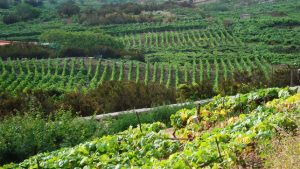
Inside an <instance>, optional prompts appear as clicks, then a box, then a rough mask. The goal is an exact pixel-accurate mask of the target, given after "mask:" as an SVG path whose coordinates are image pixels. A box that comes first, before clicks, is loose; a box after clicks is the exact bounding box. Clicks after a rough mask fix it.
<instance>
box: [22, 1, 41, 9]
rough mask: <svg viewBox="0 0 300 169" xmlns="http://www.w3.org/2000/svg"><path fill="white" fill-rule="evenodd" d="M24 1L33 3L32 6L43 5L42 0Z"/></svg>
mask: <svg viewBox="0 0 300 169" xmlns="http://www.w3.org/2000/svg"><path fill="white" fill-rule="evenodd" d="M24 2H25V3H27V4H29V5H31V6H33V7H38V6H42V5H43V1H42V0H25V1H24Z"/></svg>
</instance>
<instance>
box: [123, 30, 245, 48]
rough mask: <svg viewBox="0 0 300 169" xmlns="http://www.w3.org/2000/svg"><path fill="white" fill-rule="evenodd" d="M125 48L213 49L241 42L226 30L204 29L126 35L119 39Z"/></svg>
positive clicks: (240, 43)
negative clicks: (207, 47)
mask: <svg viewBox="0 0 300 169" xmlns="http://www.w3.org/2000/svg"><path fill="white" fill-rule="evenodd" d="M121 40H122V41H123V43H124V45H125V46H126V47H127V48H138V49H144V50H149V49H150V50H151V49H174V48H185V47H204V46H209V47H215V46H221V45H234V46H235V45H242V44H243V42H242V41H241V40H240V39H238V38H237V37H234V36H233V35H232V34H231V33H229V32H228V31H227V30H225V29H224V30H220V29H204V30H201V29H200V30H199V29H196V30H194V29H193V30H182V31H164V32H148V33H142V34H127V35H125V36H123V37H122V38H121Z"/></svg>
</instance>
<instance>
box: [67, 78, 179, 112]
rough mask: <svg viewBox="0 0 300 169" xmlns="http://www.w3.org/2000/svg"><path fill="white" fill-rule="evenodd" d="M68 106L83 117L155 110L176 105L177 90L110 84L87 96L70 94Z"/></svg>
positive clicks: (161, 87)
mask: <svg viewBox="0 0 300 169" xmlns="http://www.w3.org/2000/svg"><path fill="white" fill-rule="evenodd" d="M63 102H64V105H65V107H68V106H69V107H71V109H72V110H73V111H74V112H79V113H80V115H83V116H86V115H92V114H94V113H95V112H97V113H105V112H114V111H124V110H128V109H133V108H143V107H151V106H154V105H162V104H164V103H175V102H176V93H175V90H174V89H167V88H166V87H165V86H161V85H157V84H148V85H147V86H146V85H144V84H143V83H135V82H131V81H130V82H122V81H107V82H104V83H103V84H102V85H100V86H99V87H98V88H96V89H95V90H90V91H89V92H88V93H87V94H82V93H68V94H66V95H65V98H64V101H63Z"/></svg>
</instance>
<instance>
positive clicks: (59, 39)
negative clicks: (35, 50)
mask: <svg viewBox="0 0 300 169" xmlns="http://www.w3.org/2000/svg"><path fill="white" fill-rule="evenodd" d="M40 40H41V41H43V42H47V43H53V44H56V45H59V46H60V48H61V49H68V48H74V49H80V50H86V51H87V52H88V53H90V52H92V53H93V54H98V55H99V54H105V52H104V51H103V50H107V49H109V48H105V46H107V47H110V48H113V49H122V48H123V44H122V43H121V42H119V41H117V40H116V39H115V38H113V37H112V36H110V35H106V34H103V33H93V32H87V31H86V32H65V31H61V30H53V31H49V32H45V33H43V34H42V35H41V36H40Z"/></svg>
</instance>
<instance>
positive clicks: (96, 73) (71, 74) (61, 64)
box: [0, 57, 272, 92]
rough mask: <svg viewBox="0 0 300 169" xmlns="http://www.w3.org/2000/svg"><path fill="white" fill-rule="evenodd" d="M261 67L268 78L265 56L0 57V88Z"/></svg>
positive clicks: (204, 76)
mask: <svg viewBox="0 0 300 169" xmlns="http://www.w3.org/2000/svg"><path fill="white" fill-rule="evenodd" d="M256 69H260V70H262V72H263V73H264V75H265V76H266V78H267V79H268V78H269V72H270V71H271V69H272V66H271V65H270V64H269V63H268V62H267V61H266V60H265V59H264V58H258V57H256V58H253V59H249V58H247V59H245V58H240V59H233V60H230V59H213V60H207V59H205V60H196V59H194V61H193V62H192V63H185V64H184V65H182V64H179V63H178V64H177V63H149V62H148V63H141V62H130V61H129V62H111V61H110V62H108V61H106V60H95V59H86V60H84V59H44V60H35V59H32V60H10V59H8V60H7V61H2V60H0V89H2V90H5V91H10V92H17V91H20V90H22V91H24V90H25V91H26V90H38V89H47V90H51V89H56V90H57V89H58V90H61V91H74V90H75V91H76V90H88V89H93V88H96V87H97V86H98V85H101V84H102V83H103V82H104V81H116V80H118V81H123V80H128V81H135V82H137V83H138V82H141V83H145V84H146V85H147V84H148V83H150V82H151V83H159V84H161V85H165V86H167V87H178V86H179V85H180V84H197V83H205V82H207V81H211V82H212V83H213V85H214V88H215V89H216V90H217V89H218V87H219V83H220V79H221V78H222V79H223V78H224V79H226V80H227V79H229V78H234V72H235V71H243V72H248V73H249V75H251V73H252V71H253V70H256Z"/></svg>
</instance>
